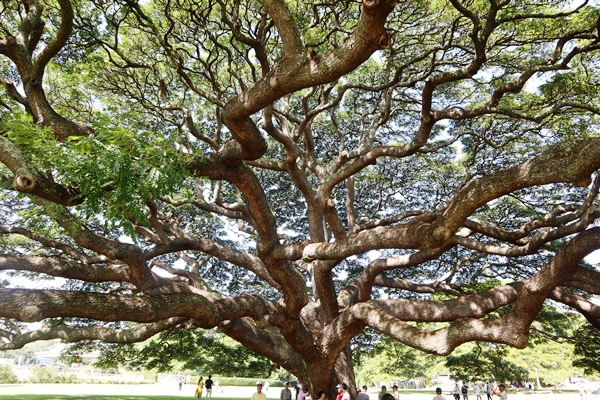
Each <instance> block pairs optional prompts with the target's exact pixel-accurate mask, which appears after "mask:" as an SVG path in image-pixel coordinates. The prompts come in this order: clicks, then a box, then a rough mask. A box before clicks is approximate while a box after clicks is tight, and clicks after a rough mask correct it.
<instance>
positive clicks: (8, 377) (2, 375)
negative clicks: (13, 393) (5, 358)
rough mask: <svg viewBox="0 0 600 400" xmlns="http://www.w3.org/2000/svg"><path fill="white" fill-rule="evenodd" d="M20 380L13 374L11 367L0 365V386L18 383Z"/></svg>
mask: <svg viewBox="0 0 600 400" xmlns="http://www.w3.org/2000/svg"><path fill="white" fill-rule="evenodd" d="M17 382H19V378H18V377H17V375H16V374H15V373H14V372H13V370H12V367H11V366H10V365H6V364H4V365H0V384H6V383H17Z"/></svg>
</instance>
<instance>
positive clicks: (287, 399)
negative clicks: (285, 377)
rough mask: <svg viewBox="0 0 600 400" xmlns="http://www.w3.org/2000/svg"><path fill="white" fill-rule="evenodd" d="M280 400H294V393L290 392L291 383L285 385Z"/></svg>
mask: <svg viewBox="0 0 600 400" xmlns="http://www.w3.org/2000/svg"><path fill="white" fill-rule="evenodd" d="M279 400H292V391H291V390H290V383H289V382H286V383H284V384H283V389H281V394H280V395H279Z"/></svg>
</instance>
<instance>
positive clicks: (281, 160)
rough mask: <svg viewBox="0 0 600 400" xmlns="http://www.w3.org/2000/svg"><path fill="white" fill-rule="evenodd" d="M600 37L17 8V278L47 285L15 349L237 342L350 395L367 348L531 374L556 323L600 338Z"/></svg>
mask: <svg viewBox="0 0 600 400" xmlns="http://www.w3.org/2000/svg"><path fill="white" fill-rule="evenodd" d="M599 15H600V8H598V6H597V5H596V2H588V1H584V2H573V1H566V0H564V1H563V0H543V1H542V0H532V1H529V2H520V1H514V2H511V1H509V0H469V1H462V0H447V1H446V0H406V1H401V2H396V0H363V1H362V2H359V1H350V0H342V1H334V2H324V3H323V2H317V1H312V0H303V1H291V0H262V1H251V0H232V1H227V0H148V1H138V0H3V1H2V3H1V6H0V54H1V55H2V57H1V58H0V74H1V79H2V83H3V84H4V90H3V91H2V93H1V95H0V96H1V97H0V107H1V111H0V112H1V113H2V114H1V115H2V120H1V125H0V134H1V135H0V161H1V162H2V168H1V178H2V180H1V181H2V185H3V186H2V192H1V195H0V196H1V197H0V202H1V207H2V211H1V212H0V232H1V233H2V236H1V243H0V246H1V254H0V269H1V270H4V271H7V272H6V273H10V274H11V276H12V277H17V276H19V277H21V278H23V279H25V278H27V279H30V280H32V281H33V283H32V284H31V285H25V284H24V283H23V284H21V283H20V282H22V281H21V280H18V281H12V282H13V284H12V285H10V284H4V285H3V286H2V287H0V317H3V322H2V329H1V330H0V336H1V338H2V341H1V343H0V348H1V349H10V348H20V347H21V346H23V345H24V344H26V343H28V342H32V341H35V340H40V339H49V338H62V339H64V340H66V341H69V342H76V341H80V340H84V339H85V340H101V341H105V342H109V343H134V342H139V341H143V340H145V339H147V338H149V337H151V336H153V335H155V334H157V333H159V332H162V331H165V330H169V329H172V328H175V327H177V328H185V329H198V328H202V329H209V328H218V329H219V330H221V331H222V332H223V333H225V334H226V335H228V336H230V337H231V338H234V339H235V340H237V341H239V342H240V343H241V344H243V345H244V346H246V347H247V348H249V349H251V350H253V351H255V352H257V353H259V354H261V355H263V356H265V357H267V358H269V359H270V360H272V361H273V362H274V363H276V364H277V365H280V366H281V367H283V368H285V369H287V370H288V371H290V372H291V373H293V374H294V375H296V376H298V377H299V378H300V379H302V380H303V381H305V382H307V384H308V385H309V386H310V388H311V389H312V390H320V389H325V390H330V391H331V390H332V389H331V388H332V387H333V385H334V384H335V383H337V382H338V381H345V382H347V383H349V384H350V385H351V388H354V373H353V366H352V357H351V350H352V348H351V340H352V338H354V337H355V336H357V335H358V334H360V333H361V331H363V329H365V327H371V328H373V329H375V330H376V331H378V332H380V333H381V334H384V335H387V336H389V337H391V338H393V339H395V340H398V341H400V342H402V343H404V344H406V345H408V346H411V347H414V348H417V349H420V350H423V351H426V352H430V353H434V354H442V355H445V354H449V353H451V352H452V351H453V349H455V348H456V347H457V346H458V345H460V344H462V343H465V342H469V341H486V342H494V343H502V344H507V345H510V346H514V347H517V348H523V347H525V346H526V345H527V343H528V338H529V336H530V334H531V331H532V329H536V325H535V323H536V316H537V315H538V312H539V311H540V310H541V309H542V307H543V306H544V305H545V304H550V305H554V306H558V307H568V308H570V309H573V310H576V311H578V312H580V313H581V314H582V315H583V316H585V318H587V319H588V320H589V322H590V323H591V324H592V325H593V326H595V327H596V328H598V327H600V309H599V308H598V306H597V305H595V304H594V303H593V302H590V301H589V296H592V295H595V294H598V293H599V292H600V274H599V272H598V270H597V267H596V266H594V265H592V266H590V265H586V264H584V263H582V260H583V259H584V258H585V257H586V256H587V255H589V254H590V253H592V252H593V251H595V250H597V249H599V248H600V228H595V227H593V225H594V223H595V221H596V220H597V219H598V218H599V217H600V207H599V204H598V201H597V194H598V188H599V186H600V177H599V175H598V174H597V171H598V169H600V138H599V137H598V132H599V130H598V122H599V114H600V97H599V95H600V93H599V92H600V85H599V83H600V73H599V70H598V66H599V65H600V57H599V56H600V51H599V50H600V40H599V34H598V29H599V25H600V20H599ZM161 271H163V272H164V273H161ZM56 278H63V279H60V280H57V279H56ZM15 283H19V285H20V287H19V286H18V285H16V284H15ZM38 321H42V322H43V323H42V324H38V325H39V326H38V325H26V324H25V323H31V322H38ZM32 326H36V327H39V329H36V330H33V328H32Z"/></svg>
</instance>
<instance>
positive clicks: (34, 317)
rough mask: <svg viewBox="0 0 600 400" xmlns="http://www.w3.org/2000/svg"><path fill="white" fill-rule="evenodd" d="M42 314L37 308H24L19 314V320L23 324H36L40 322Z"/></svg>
mask: <svg viewBox="0 0 600 400" xmlns="http://www.w3.org/2000/svg"><path fill="white" fill-rule="evenodd" d="M43 317H44V314H43V313H42V310H40V309H39V307H37V306H33V305H31V306H25V307H23V309H22V310H21V311H20V312H19V320H20V321H23V322H37V321H40V320H42V319H43Z"/></svg>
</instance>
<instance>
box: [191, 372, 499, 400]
mask: <svg viewBox="0 0 600 400" xmlns="http://www.w3.org/2000/svg"><path fill="white" fill-rule="evenodd" d="M213 384H214V383H213V381H212V379H211V376H210V375H209V376H208V379H207V380H206V381H203V380H202V377H200V379H199V380H198V385H197V386H196V393H195V397H196V400H201V397H202V392H203V388H204V387H206V399H205V400H212V388H213ZM265 389H266V390H268V386H266V387H265ZM336 389H337V392H338V395H337V396H336V399H335V400H352V399H351V396H350V392H348V385H346V384H345V383H340V384H338V385H337V386H336ZM266 390H265V391H266ZM367 390H368V388H367V386H366V385H365V386H363V387H362V388H360V389H359V390H358V395H357V397H356V400H370V399H369V395H368V394H367ZM265 391H263V384H262V382H257V383H256V393H254V394H253V395H252V398H251V400H267V395H266V394H265ZM435 392H436V395H435V396H434V397H433V400H446V398H445V397H444V396H443V395H442V389H441V388H437V389H436V390H435ZM474 393H475V396H476V397H477V399H476V400H482V393H485V394H486V395H487V399H486V400H491V399H492V395H496V396H499V397H500V400H507V394H506V386H505V385H504V384H499V385H498V386H497V388H496V387H493V386H492V385H491V384H490V383H489V382H486V383H485V386H482V385H480V384H476V385H475V386H474ZM453 395H454V400H461V399H460V397H461V395H462V400H469V387H468V386H467V385H466V384H463V386H462V387H459V385H458V383H456V384H455V386H454V390H453ZM306 398H310V393H309V391H308V387H307V386H306V385H305V384H300V383H298V385H297V386H296V396H295V398H294V399H293V397H292V391H291V390H290V383H289V382H285V384H284V388H283V389H282V390H281V394H280V395H279V400H305V399H306ZM312 400H328V399H327V393H326V392H325V391H323V390H321V391H319V393H318V394H317V397H316V398H313V399H312ZM377 400H400V393H399V392H398V386H397V385H394V386H392V392H388V391H387V388H386V386H382V387H381V392H380V393H379V395H378V399H377Z"/></svg>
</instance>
